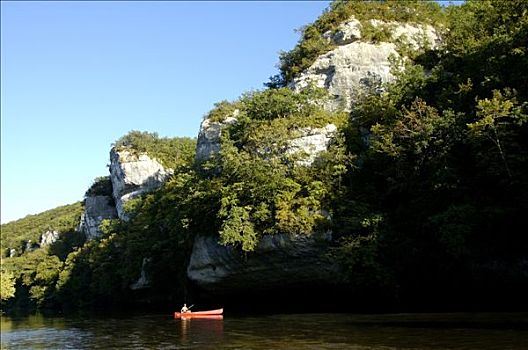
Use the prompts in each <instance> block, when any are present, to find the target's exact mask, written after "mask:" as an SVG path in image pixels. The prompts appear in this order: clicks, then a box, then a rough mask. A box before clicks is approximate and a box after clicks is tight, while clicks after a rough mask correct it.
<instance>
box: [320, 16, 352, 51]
mask: <svg viewBox="0 0 528 350" xmlns="http://www.w3.org/2000/svg"><path fill="white" fill-rule="evenodd" d="M323 37H324V38H325V39H326V40H327V41H332V42H334V44H336V45H346V44H350V43H352V42H354V41H356V40H359V39H361V23H360V22H359V21H358V20H357V19H355V18H351V19H350V20H349V21H347V22H343V23H341V24H340V25H339V27H337V30H336V31H335V33H332V32H331V31H328V32H326V33H324V34H323Z"/></svg>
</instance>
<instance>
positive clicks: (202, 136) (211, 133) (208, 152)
mask: <svg viewBox="0 0 528 350" xmlns="http://www.w3.org/2000/svg"><path fill="white" fill-rule="evenodd" d="M237 115H238V110H235V113H233V115H232V116H228V117H226V118H225V119H224V120H222V121H212V120H211V119H204V120H203V121H202V123H201V124H200V133H199V134H198V141H197V144H196V160H197V161H199V162H201V161H206V160H208V159H210V158H211V157H212V156H214V155H215V154H217V153H218V152H220V136H221V135H222V130H223V129H224V128H226V127H228V126H230V125H233V124H236V122H237V118H236V117H237Z"/></svg>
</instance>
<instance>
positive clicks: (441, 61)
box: [2, 0, 528, 311]
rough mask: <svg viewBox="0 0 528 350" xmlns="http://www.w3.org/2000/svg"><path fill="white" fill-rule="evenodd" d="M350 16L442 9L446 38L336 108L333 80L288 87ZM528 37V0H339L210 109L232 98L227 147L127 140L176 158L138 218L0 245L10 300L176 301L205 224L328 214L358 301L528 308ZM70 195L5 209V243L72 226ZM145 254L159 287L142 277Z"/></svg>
mask: <svg viewBox="0 0 528 350" xmlns="http://www.w3.org/2000/svg"><path fill="white" fill-rule="evenodd" d="M351 16H354V17H355V18H357V19H359V20H360V21H366V20H367V19H380V20H386V21H400V22H410V23H427V24H432V25H434V26H436V27H437V28H438V29H439V31H440V32H441V35H442V44H441V45H440V46H439V47H437V48H435V49H434V50H433V49H431V50H421V51H417V52H407V53H408V55H407V57H408V58H407V59H401V60H395V62H394V67H393V71H392V74H393V75H394V76H395V79H394V80H393V81H392V82H390V83H387V84H385V85H384V86H382V88H379V87H378V88H376V89H374V88H373V89H372V90H367V91H364V92H363V93H361V94H359V95H358V98H357V101H356V103H354V105H353V106H352V110H351V111H350V112H345V111H339V110H338V111H330V110H328V109H327V108H325V106H326V104H327V102H328V100H329V99H331V98H332V97H331V96H328V93H327V92H326V91H325V90H324V89H320V88H316V87H314V86H308V87H307V88H305V89H302V90H301V91H298V92H295V91H294V90H292V89H290V88H288V87H287V85H288V83H289V82H290V81H291V80H292V79H293V78H295V77H296V76H297V75H298V74H299V73H300V72H302V71H303V70H304V69H306V68H307V67H309V66H310V65H311V64H312V63H313V62H314V60H315V58H316V57H317V56H319V55H321V54H323V53H325V52H328V51H329V50H331V47H330V46H329V45H331V44H328V42H327V41H325V40H324V38H323V35H324V34H325V33H326V32H328V31H332V30H335V29H336V28H337V27H338V25H339V24H340V23H341V22H342V21H344V20H346V19H348V18H350V17H351ZM364 23H367V22H364ZM364 29H365V33H366V34H367V35H364V38H366V40H370V41H371V42H377V41H383V40H385V36H384V34H383V30H384V29H383V28H381V29H380V28H378V29H376V28H371V27H368V25H367V24H365V26H364ZM527 43H528V2H526V1H524V0H511V1H499V0H496V1H492V0H468V1H466V2H465V3H464V4H462V5H460V6H450V7H446V8H442V7H440V6H439V5H438V4H436V3H435V2H421V1H409V2H402V1H372V2H371V1H366V2H347V1H335V2H333V3H332V4H331V5H330V7H329V9H328V10H327V11H326V12H325V13H324V14H323V15H322V16H321V17H320V18H319V19H317V20H316V21H315V22H314V23H312V24H310V25H308V26H306V27H305V28H304V29H303V31H302V35H301V38H300V40H299V43H298V44H297V46H296V47H295V48H293V49H292V50H291V51H290V52H287V53H283V54H282V55H281V62H280V71H281V72H280V74H279V75H278V76H276V77H272V78H271V79H270V81H269V82H268V84H267V88H266V89H263V90H261V91H252V92H247V93H244V94H242V95H241V97H240V98H239V99H237V100H235V101H231V102H225V101H224V102H222V103H219V104H217V106H216V108H215V109H213V110H212V111H211V112H210V114H209V115H208V116H207V117H208V118H209V119H210V120H212V121H217V122H222V121H223V120H225V118H226V117H227V116H230V115H232V114H233V113H235V111H236V116H237V123H236V124H232V125H229V126H227V127H226V128H225V129H224V131H225V132H222V136H221V140H220V142H221V150H220V152H219V154H217V155H215V156H213V157H211V158H210V159H208V160H205V161H196V160H195V159H194V152H195V150H194V141H190V140H188V139H178V138H176V139H174V140H171V141H170V142H169V141H168V140H166V141H163V140H161V139H160V138H159V137H157V135H153V134H149V133H139V132H133V133H131V134H129V135H126V136H125V137H123V138H122V139H121V140H118V141H117V142H116V144H115V145H114V146H115V147H118V148H119V147H126V148H127V149H134V150H136V151H137V152H139V153H141V152H146V153H148V154H157V157H158V158H160V159H165V162H166V164H168V165H169V166H171V167H172V168H173V169H174V173H173V174H172V175H171V177H170V179H169V180H168V181H167V182H165V184H164V185H163V186H161V187H160V188H158V189H157V190H155V191H152V192H149V193H145V194H143V195H141V196H140V197H137V198H135V199H133V200H131V201H130V202H129V203H127V207H128V209H127V210H128V211H129V216H130V219H129V220H128V221H122V220H119V219H113V220H106V221H104V223H103V225H102V227H101V230H102V231H103V236H102V237H101V238H100V239H99V240H92V241H89V242H86V243H85V242H84V241H82V240H73V239H72V240H71V242H69V243H68V244H66V243H64V242H63V243H61V244H63V245H62V249H58V247H59V244H58V243H57V246H55V245H52V246H50V247H49V248H46V249H37V250H34V251H31V252H26V253H24V254H22V256H19V257H8V254H7V253H3V255H2V306H3V307H4V308H10V307H11V308H13V307H16V306H19V307H22V306H31V307H41V308H45V307H50V308H63V309H71V308H73V309H77V308H85V307H98V306H99V307H100V306H104V305H123V304H126V303H131V302H148V303H158V304H160V305H170V306H174V305H175V304H180V303H182V301H183V300H187V298H189V297H190V296H192V295H193V293H195V292H196V290H197V287H196V286H194V285H193V284H192V283H191V282H190V281H189V280H188V278H187V274H186V273H187V265H188V263H189V259H190V254H191V251H192V247H193V239H194V237H196V236H197V235H208V236H213V237H217V238H218V241H219V242H220V243H221V244H223V245H227V246H230V247H234V248H235V249H237V250H239V251H240V252H242V254H245V255H246V256H251V254H252V253H253V252H254V250H255V247H256V246H257V244H258V242H259V241H260V240H261V239H262V237H264V236H265V235H275V234H291V235H296V234H297V235H298V234H305V235H310V234H312V233H314V232H319V231H323V230H331V231H332V233H333V238H332V247H331V249H329V250H328V254H329V256H331V257H332V259H333V260H334V261H335V262H336V264H338V265H339V267H340V269H341V270H342V272H343V280H342V281H340V285H339V286H340V287H339V288H340V291H339V296H340V298H341V299H340V300H339V302H340V303H341V305H343V306H344V307H345V308H346V309H348V310H359V309H361V310H400V311H402V310H444V311H445V310H448V311H452V310H467V309H478V310H490V309H513V310H520V309H526V307H527V306H528V305H527V304H526V293H527V292H528V236H527V235H526V228H525V226H526V224H525V220H524V214H525V213H527V212H528V177H527V176H526V174H528V47H527ZM402 67H404V69H402ZM329 123H332V124H334V125H335V126H336V127H337V130H338V132H337V134H336V135H337V136H336V137H335V138H334V140H333V142H332V143H331V144H330V145H329V147H328V148H327V150H326V151H324V152H322V153H321V154H320V155H319V156H318V157H317V159H316V160H315V161H314V162H312V163H310V164H306V163H303V161H302V160H303V159H304V157H305V156H306V155H305V154H303V152H289V151H287V150H288V147H289V142H290V141H291V140H292V139H295V138H296V137H299V130H305V129H306V128H321V127H323V126H325V125H328V124H329ZM160 140H161V141H160ZM156 152H157V153H156ZM105 181H106V182H105ZM105 181H102V180H101V181H98V183H99V182H101V184H102V185H101V186H102V187H104V184H105V183H106V184H107V185H108V181H107V180H105ZM105 188H106V187H105ZM106 192H109V191H108V189H107V190H106ZM88 193H89V192H87V194H88ZM63 208H66V209H62V208H57V209H55V211H57V215H55V214H53V215H52V216H53V217H57V218H58V219H57V220H58V221H57V223H55V221H53V220H52V219H50V215H51V214H50V213H52V211H50V212H45V213H42V214H40V215H38V216H32V217H28V218H26V219H22V220H19V221H17V222H13V223H9V224H5V225H2V249H3V250H5V248H6V247H8V246H9V247H11V246H13V245H21V244H22V243H21V242H23V241H24V240H28V239H32V240H35V239H38V238H37V235H38V234H40V233H42V232H41V231H43V230H47V229H48V227H47V226H50V227H49V228H55V229H59V227H58V226H57V227H55V225H66V226H68V227H66V228H60V230H61V232H71V235H72V237H74V236H75V230H74V227H75V225H73V223H72V221H71V220H73V219H72V217H76V218H77V217H80V214H81V211H82V209H81V205H80V204H78V205H77V204H76V205H73V207H63ZM64 210H66V212H64V213H63V211H64ZM53 213H55V212H53ZM66 213H67V214H66ZM64 215H66V216H64ZM69 215H71V216H72V217H70V216H69ZM64 237H66V236H64ZM75 237H77V236H75ZM59 243H60V241H59ZM55 248H57V249H55ZM146 258H148V259H147V260H145V259H146ZM145 261H147V263H146V264H145ZM143 265H146V266H143ZM142 267H145V269H146V271H147V272H148V276H149V287H148V288H147V289H144V290H140V291H138V290H133V289H131V288H130V286H131V284H133V283H134V281H136V280H137V279H138V277H139V271H140V270H141V269H142ZM248 299H251V298H248ZM253 302H254V303H259V300H253Z"/></svg>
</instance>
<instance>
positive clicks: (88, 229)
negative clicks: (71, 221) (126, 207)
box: [80, 196, 117, 240]
mask: <svg viewBox="0 0 528 350" xmlns="http://www.w3.org/2000/svg"><path fill="white" fill-rule="evenodd" d="M115 218H117V211H116V208H115V205H114V200H113V198H112V197H110V196H88V197H86V199H85V202H84V213H83V215H82V216H81V224H80V231H81V232H84V234H85V236H86V239H87V240H92V239H96V238H99V237H100V236H101V230H100V229H99V226H100V225H101V223H102V222H103V220H105V219H115Z"/></svg>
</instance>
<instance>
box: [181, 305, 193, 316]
mask: <svg viewBox="0 0 528 350" xmlns="http://www.w3.org/2000/svg"><path fill="white" fill-rule="evenodd" d="M193 306H194V304H193V305H191V306H189V307H187V304H183V307H182V308H181V313H182V314H185V313H187V312H191V310H190V309H191V307H193Z"/></svg>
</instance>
